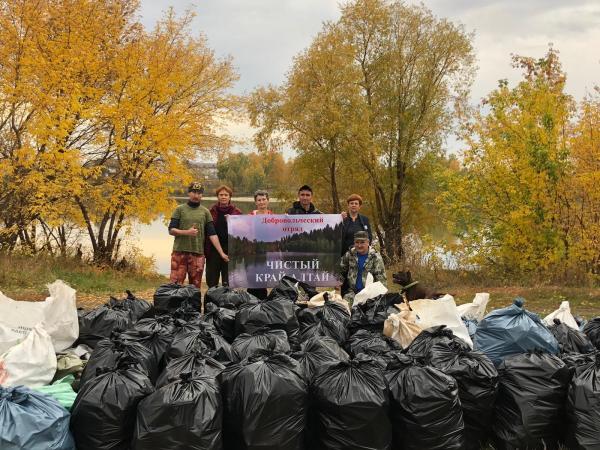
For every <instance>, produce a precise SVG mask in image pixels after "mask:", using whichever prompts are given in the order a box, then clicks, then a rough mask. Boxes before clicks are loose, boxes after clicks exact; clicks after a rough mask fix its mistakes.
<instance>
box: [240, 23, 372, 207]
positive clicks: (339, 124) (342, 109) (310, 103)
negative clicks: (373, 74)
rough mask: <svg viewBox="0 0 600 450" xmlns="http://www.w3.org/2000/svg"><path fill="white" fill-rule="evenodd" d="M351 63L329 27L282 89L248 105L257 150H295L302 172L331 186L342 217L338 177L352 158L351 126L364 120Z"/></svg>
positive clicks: (261, 92) (264, 92)
mask: <svg viewBox="0 0 600 450" xmlns="http://www.w3.org/2000/svg"><path fill="white" fill-rule="evenodd" d="M353 57H354V50H353V48H352V46H351V45H350V44H349V43H347V42H345V41H344V39H343V35H342V33H341V31H340V29H339V27H338V26H336V25H332V24H327V25H325V29H324V30H323V31H322V32H321V33H320V34H319V35H318V36H317V37H316V38H315V40H314V41H313V43H312V44H311V45H310V47H309V48H308V49H307V50H305V51H304V52H302V53H301V54H299V55H297V56H296V58H295V59H294V64H293V67H292V70H291V71H290V74H289V76H288V79H287V82H286V83H285V84H284V85H283V86H281V87H279V88H277V87H273V86H270V87H266V88H259V89H257V90H256V91H255V92H254V93H253V94H252V96H251V98H250V101H249V110H250V118H251V123H252V125H253V126H255V127H258V128H259V132H258V133H257V134H256V138H255V142H256V143H257V146H258V148H259V149H261V150H263V151H265V150H267V149H270V148H278V147H281V146H282V144H287V145H290V146H291V147H293V148H294V149H295V150H296V151H297V152H298V158H297V159H296V165H297V166H298V167H299V168H300V171H303V172H305V175H307V176H308V177H310V178H313V179H315V178H316V179H317V180H322V181H323V183H325V184H326V185H327V187H328V192H329V194H330V202H331V205H332V207H333V210H334V211H335V212H339V211H341V204H340V192H339V177H340V174H341V173H342V171H343V170H344V160H345V159H348V158H349V157H350V156H351V155H350V152H349V151H350V144H349V142H350V141H351V140H352V131H353V126H355V125H356V124H357V123H359V122H360V120H361V111H362V110H361V108H362V104H361V102H360V95H359V86H358V83H357V81H358V75H359V74H358V71H357V69H356V68H355V67H353V65H352V59H353ZM346 167H347V166H346Z"/></svg>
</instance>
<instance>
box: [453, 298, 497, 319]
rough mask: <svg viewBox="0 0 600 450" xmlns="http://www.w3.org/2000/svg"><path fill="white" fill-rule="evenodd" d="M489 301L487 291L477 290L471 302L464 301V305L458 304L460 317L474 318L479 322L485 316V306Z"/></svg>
mask: <svg viewBox="0 0 600 450" xmlns="http://www.w3.org/2000/svg"><path fill="white" fill-rule="evenodd" d="M489 301H490V294H488V293H487V292H478V293H477V294H475V298H474V299H473V302H472V303H465V304H464V305H458V306H457V307H456V308H457V309H458V313H459V314H460V317H462V318H464V319H467V320H475V321H477V322H479V321H480V320H482V319H483V317H484V316H485V308H486V307H487V304H488V302H489Z"/></svg>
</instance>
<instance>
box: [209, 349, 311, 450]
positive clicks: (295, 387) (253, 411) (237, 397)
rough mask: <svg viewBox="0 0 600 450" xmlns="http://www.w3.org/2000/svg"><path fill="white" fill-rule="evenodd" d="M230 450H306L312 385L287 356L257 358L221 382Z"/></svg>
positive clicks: (258, 355) (225, 434) (229, 371)
mask: <svg viewBox="0 0 600 450" xmlns="http://www.w3.org/2000/svg"><path fill="white" fill-rule="evenodd" d="M218 380H219V382H220V384H221V391H222V395H223V403H224V407H225V410H224V415H223V437H224V443H225V446H224V448H225V449H226V450H243V449H265V450H267V449H271V450H292V449H293V450H302V449H304V430H305V427H306V415H307V407H308V385H307V383H306V381H305V380H304V377H303V376H302V373H301V369H300V366H299V365H298V363H297V362H296V361H294V360H293V359H292V358H290V357H289V356H287V355H285V354H283V353H273V352H270V351H264V352H257V353H255V354H253V355H252V356H251V357H249V358H247V359H245V360H243V361H242V362H240V363H237V364H233V365H231V366H229V367H228V368H227V369H225V370H224V371H223V372H221V374H220V375H219V377H218Z"/></svg>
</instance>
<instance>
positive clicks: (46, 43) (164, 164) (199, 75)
mask: <svg viewBox="0 0 600 450" xmlns="http://www.w3.org/2000/svg"><path fill="white" fill-rule="evenodd" d="M138 7H139V3H138V1H137V0H100V1H92V0H60V1H59V0H39V1H31V0H20V1H17V2H1V3H0V20H1V21H2V23H1V24H0V25H1V28H2V29H1V30H0V33H2V34H3V35H2V36H1V37H2V39H1V41H0V56H1V57H2V62H0V64H2V65H1V66H0V70H1V71H0V77H1V80H0V89H2V92H1V94H0V112H1V113H2V114H3V115H2V118H1V119H2V120H1V121H0V138H1V139H2V148H1V150H0V151H2V154H1V156H0V171H1V174H2V178H1V179H2V183H3V187H4V188H5V189H3V190H2V193H1V194H0V203H3V204H4V205H6V206H7V207H8V208H10V210H8V208H7V209H5V210H4V211H5V213H4V214H3V215H2V220H3V221H4V224H3V225H4V226H3V227H2V230H1V231H2V242H3V245H4V246H5V247H7V248H8V249H11V248H14V246H15V245H16V243H17V242H20V243H21V244H22V245H29V246H30V247H31V248H32V251H35V242H36V239H35V238H32V237H31V236H30V235H31V234H32V233H34V232H36V231H37V230H38V229H39V227H38V225H37V224H36V223H35V221H38V222H40V223H43V224H46V226H47V228H48V229H53V228H56V227H60V226H64V224H65V223H75V224H77V225H80V226H82V227H83V228H84V229H85V230H86V232H87V234H88V236H89V240H90V246H91V249H92V252H93V259H94V261H96V262H97V263H99V264H104V263H109V264H110V263H112V262H113V261H114V260H115V259H116V257H117V255H118V253H119V248H120V242H121V239H122V236H123V232H124V231H125V229H126V228H127V226H128V225H130V224H131V223H132V222H133V221H141V222H148V221H150V220H152V219H153V218H155V217H156V216H157V215H158V214H159V213H161V212H166V211H167V209H169V208H170V207H172V204H171V201H170V200H169V199H168V194H169V191H170V189H171V187H172V186H173V184H175V183H181V182H185V181H186V180H187V179H188V178H189V175H188V170H187V169H186V164H185V163H186V161H187V160H190V159H193V158H195V157H196V155H197V154H198V153H199V152H205V151H209V150H212V151H215V150H218V151H220V150H223V149H225V148H226V147H227V146H228V145H229V139H227V138H226V137H224V136H222V135H221V134H220V133H219V132H218V129H219V128H220V125H221V123H222V120H223V119H226V118H229V117H230V114H231V111H232V110H233V107H234V106H235V104H236V103H237V99H236V98H234V97H233V96H232V95H230V94H229V93H228V90H229V88H230V87H231V85H232V84H233V82H234V81H235V79H236V75H235V73H234V71H233V69H232V67H231V63H230V61H229V60H219V59H217V58H216V57H215V56H214V54H213V52H212V50H210V49H209V48H208V47H207V45H206V42H205V40H204V39H203V38H202V37H196V36H193V35H192V34H191V32H190V24H191V18H192V15H191V14H186V15H184V16H183V17H182V18H177V17H175V15H174V13H173V12H172V11H169V12H168V13H167V14H166V15H165V18H164V19H163V20H161V21H160V22H159V23H158V24H157V26H156V27H155V29H154V30H152V31H146V30H144V28H143V27H142V26H141V25H140V24H139V23H138V22H137V21H136V18H135V15H136V13H137V10H138ZM44 229H46V228H44ZM63 234H64V233H63ZM59 236H60V235H59ZM60 240H61V238H60V237H59V241H60ZM62 240H63V241H64V239H62Z"/></svg>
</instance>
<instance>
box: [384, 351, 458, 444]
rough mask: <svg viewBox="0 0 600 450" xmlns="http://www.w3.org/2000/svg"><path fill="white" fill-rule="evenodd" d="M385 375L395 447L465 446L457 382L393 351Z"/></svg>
mask: <svg viewBox="0 0 600 450" xmlns="http://www.w3.org/2000/svg"><path fill="white" fill-rule="evenodd" d="M385 377H386V379H387V382H388V384H389V389H390V404H391V412H390V417H391V422H392V429H393V433H394V435H393V436H394V448H401V449H406V450H412V449H414V450H422V449H428V450H429V449H431V450H434V449H439V450H442V449H444V450H446V449H456V450H459V449H463V448H465V436H464V422H463V413H462V409H461V405H460V400H459V394H458V383H457V382H456V380H455V379H454V378H452V377H451V376H449V375H446V374H445V373H443V372H442V371H440V370H438V369H436V368H435V367H431V366H426V365H424V364H423V363H422V360H419V359H418V358H413V357H410V356H408V355H401V354H396V359H395V360H394V361H393V362H391V363H389V364H388V368H387V370H386V372H385Z"/></svg>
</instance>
